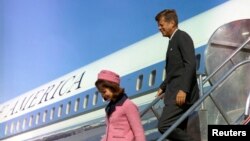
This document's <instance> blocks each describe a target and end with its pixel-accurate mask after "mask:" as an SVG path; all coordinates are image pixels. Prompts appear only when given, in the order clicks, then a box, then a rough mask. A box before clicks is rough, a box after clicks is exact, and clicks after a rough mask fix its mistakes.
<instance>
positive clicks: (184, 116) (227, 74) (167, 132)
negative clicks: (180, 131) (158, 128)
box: [157, 59, 250, 141]
mask: <svg viewBox="0 0 250 141" xmlns="http://www.w3.org/2000/svg"><path fill="white" fill-rule="evenodd" d="M247 63H250V59H247V60H244V61H242V62H240V63H238V64H236V65H235V66H234V67H233V68H231V69H230V70H229V71H228V72H227V73H226V74H225V75H224V76H223V77H222V78H221V79H219V81H217V82H216V83H215V84H214V85H213V86H212V87H211V88H210V89H209V90H208V91H207V92H206V93H205V94H204V95H202V97H201V98H199V99H198V101H197V102H195V103H194V104H193V105H192V106H191V107H190V108H189V109H188V110H187V111H186V112H185V113H184V114H183V115H182V116H181V117H180V118H179V119H178V120H177V121H176V122H175V123H174V124H173V125H172V126H171V127H170V128H169V129H168V130H167V131H166V132H165V133H164V134H163V135H162V136H161V137H160V138H159V139H158V140H157V141H162V140H164V139H165V138H166V137H167V136H168V135H169V134H170V133H171V132H172V131H173V130H174V129H175V128H176V127H177V126H178V125H179V124H180V123H181V122H182V121H183V120H184V119H186V118H187V117H188V116H189V114H190V113H191V112H193V111H194V110H195V109H196V108H197V107H198V106H200V104H201V103H202V102H203V101H204V100H205V99H206V98H207V97H208V96H209V95H210V94H211V93H212V92H213V91H214V90H215V89H216V88H217V87H218V86H219V85H220V84H221V83H222V82H223V81H224V80H225V79H227V78H228V76H229V75H230V74H231V73H232V72H233V71H234V70H235V69H237V68H238V67H240V66H242V65H244V64H247Z"/></svg>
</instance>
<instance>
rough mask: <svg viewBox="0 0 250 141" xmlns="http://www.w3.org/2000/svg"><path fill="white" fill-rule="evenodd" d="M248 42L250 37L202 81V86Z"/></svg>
mask: <svg viewBox="0 0 250 141" xmlns="http://www.w3.org/2000/svg"><path fill="white" fill-rule="evenodd" d="M249 41H250V37H248V38H247V39H246V41H245V42H244V43H243V44H242V45H241V46H240V47H239V48H237V49H236V50H235V51H234V52H233V53H232V54H231V55H230V56H229V57H228V58H227V59H226V60H225V61H224V62H223V63H222V64H221V65H220V66H219V67H217V68H216V69H215V71H213V72H212V73H211V74H210V75H209V76H207V77H206V79H205V80H204V81H203V85H204V84H205V83H206V82H207V81H208V80H209V79H210V78H211V77H213V76H214V75H215V73H216V72H218V71H219V70H220V69H221V68H222V67H223V66H224V65H225V64H226V63H227V62H228V61H229V60H230V59H232V58H233V57H234V55H236V54H237V53H238V52H239V51H240V50H241V49H242V48H243V47H245V45H246V44H247V43H248V42H249Z"/></svg>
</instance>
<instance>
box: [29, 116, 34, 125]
mask: <svg viewBox="0 0 250 141" xmlns="http://www.w3.org/2000/svg"><path fill="white" fill-rule="evenodd" d="M32 121H33V115H32V116H30V121H29V126H31V125H32Z"/></svg>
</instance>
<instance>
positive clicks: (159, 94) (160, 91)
mask: <svg viewBox="0 0 250 141" xmlns="http://www.w3.org/2000/svg"><path fill="white" fill-rule="evenodd" d="M162 94H163V90H162V89H161V88H159V89H158V91H157V94H156V96H155V97H161V99H162V98H163V95H162Z"/></svg>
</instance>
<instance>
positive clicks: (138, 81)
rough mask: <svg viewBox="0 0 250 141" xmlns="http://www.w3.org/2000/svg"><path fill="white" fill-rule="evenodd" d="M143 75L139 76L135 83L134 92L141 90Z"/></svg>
mask: <svg viewBox="0 0 250 141" xmlns="http://www.w3.org/2000/svg"><path fill="white" fill-rule="evenodd" d="M142 81H143V75H139V77H138V78H137V81H136V90H137V91H139V90H140V89H141V88H142Z"/></svg>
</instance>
